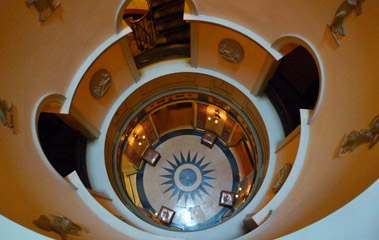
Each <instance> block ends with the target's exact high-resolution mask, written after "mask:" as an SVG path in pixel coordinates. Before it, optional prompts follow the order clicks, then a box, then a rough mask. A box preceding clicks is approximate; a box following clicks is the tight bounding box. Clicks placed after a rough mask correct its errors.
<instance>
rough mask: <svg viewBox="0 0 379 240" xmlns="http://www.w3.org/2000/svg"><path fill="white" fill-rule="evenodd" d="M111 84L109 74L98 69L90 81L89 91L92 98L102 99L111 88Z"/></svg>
mask: <svg viewBox="0 0 379 240" xmlns="http://www.w3.org/2000/svg"><path fill="white" fill-rule="evenodd" d="M111 84H112V78H111V74H110V73H109V72H108V71H107V70H105V69H100V70H99V71H97V72H96V73H95V74H94V75H93V77H92V79H91V83H90V91H91V94H92V96H93V97H94V98H96V99H99V98H102V97H103V96H104V95H105V93H107V91H108V89H109V88H110V87H111Z"/></svg>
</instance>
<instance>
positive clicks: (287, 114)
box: [265, 46, 320, 136]
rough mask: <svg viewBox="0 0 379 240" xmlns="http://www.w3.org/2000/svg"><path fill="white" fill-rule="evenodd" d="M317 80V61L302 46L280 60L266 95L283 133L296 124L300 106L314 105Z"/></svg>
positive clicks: (298, 122) (286, 132) (313, 106)
mask: <svg viewBox="0 0 379 240" xmlns="http://www.w3.org/2000/svg"><path fill="white" fill-rule="evenodd" d="M319 82H320V81H319V74H318V68H317V64H316V62H315V61H314V59H313V57H312V55H311V54H310V53H309V52H308V50H307V49H305V48H304V47H302V46H297V47H296V48H295V49H293V50H292V51H291V52H290V53H288V54H287V55H285V56H284V57H283V58H282V59H281V61H280V63H279V65H278V67H277V69H276V71H275V73H274V74H273V76H272V78H271V79H270V80H269V81H268V83H267V86H266V89H265V94H266V95H267V96H268V98H269V99H270V101H271V102H272V104H273V105H274V107H275V109H276V110H277V112H278V115H279V117H280V119H281V122H282V124H283V129H284V133H285V136H288V135H289V134H290V133H291V132H292V131H293V130H294V129H295V128H296V127H297V126H299V124H300V109H314V108H315V106H316V102H317V99H318V96H319V88H320V86H319Z"/></svg>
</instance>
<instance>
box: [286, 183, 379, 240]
mask: <svg viewBox="0 0 379 240" xmlns="http://www.w3.org/2000/svg"><path fill="white" fill-rule="evenodd" d="M378 199H379V180H376V182H374V183H373V184H372V185H371V186H370V187H368V188H367V189H366V190H365V191H364V192H363V193H361V194H360V195H359V196H358V197H356V198H355V199H353V200H352V201H351V202H349V203H347V204H346V205H345V206H343V207H342V208H340V209H338V210H337V211H335V212H333V213H332V214H330V215H329V216H327V217H325V218H323V219H321V220H320V221H317V222H315V223H313V224H311V225H309V226H307V227H305V228H303V229H301V230H299V231H296V232H294V233H291V234H289V235H286V236H284V237H281V238H279V240H303V239H307V240H323V239H335V240H350V239H351V240H352V239H379V228H378V223H379V207H378Z"/></svg>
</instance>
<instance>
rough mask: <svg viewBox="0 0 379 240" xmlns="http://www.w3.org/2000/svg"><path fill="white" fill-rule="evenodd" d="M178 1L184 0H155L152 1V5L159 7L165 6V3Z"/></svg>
mask: <svg viewBox="0 0 379 240" xmlns="http://www.w3.org/2000/svg"><path fill="white" fill-rule="evenodd" d="M177 2H183V0H153V1H152V2H151V6H152V7H153V8H156V7H159V6H165V5H168V4H174V3H177Z"/></svg>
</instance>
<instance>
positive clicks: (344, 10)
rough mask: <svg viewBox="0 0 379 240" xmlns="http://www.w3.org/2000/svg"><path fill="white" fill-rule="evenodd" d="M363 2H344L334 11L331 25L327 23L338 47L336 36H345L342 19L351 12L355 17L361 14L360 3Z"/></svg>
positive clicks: (354, 0)
mask: <svg viewBox="0 0 379 240" xmlns="http://www.w3.org/2000/svg"><path fill="white" fill-rule="evenodd" d="M363 1H364V0H345V1H343V2H342V3H341V5H340V6H339V7H338V9H337V11H336V15H335V17H334V19H333V22H332V23H328V27H329V29H330V31H331V32H332V34H333V37H334V39H335V40H336V42H337V44H338V46H339V45H340V41H339V39H338V37H337V34H336V33H338V34H340V35H342V36H345V35H346V30H345V26H344V25H343V24H342V21H343V19H344V18H345V17H346V16H347V15H348V14H349V13H350V12H351V11H353V10H355V13H356V14H357V16H359V15H361V14H362V2H363Z"/></svg>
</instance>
